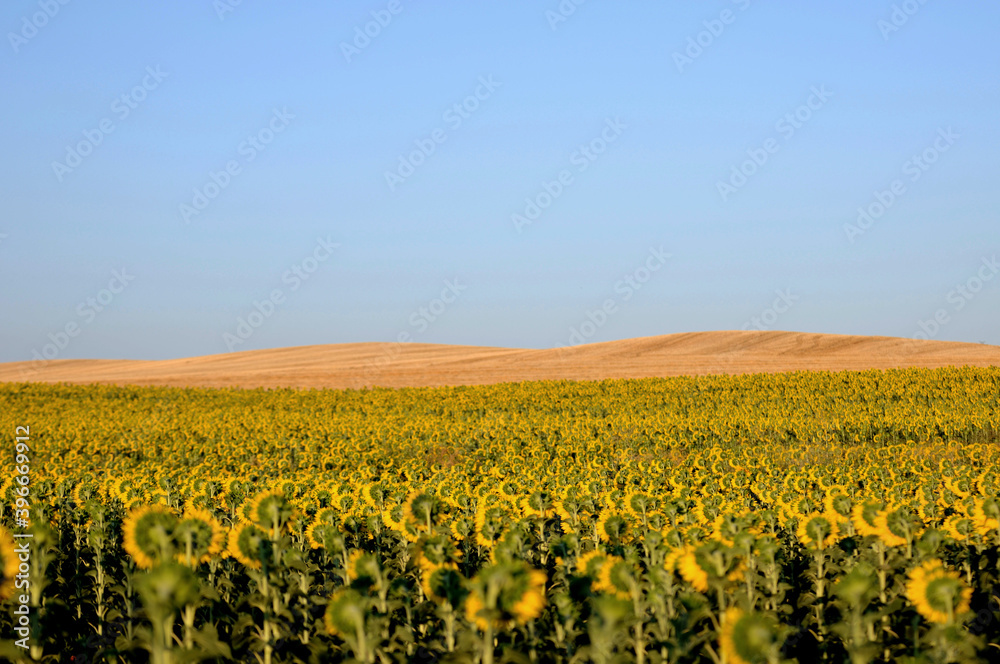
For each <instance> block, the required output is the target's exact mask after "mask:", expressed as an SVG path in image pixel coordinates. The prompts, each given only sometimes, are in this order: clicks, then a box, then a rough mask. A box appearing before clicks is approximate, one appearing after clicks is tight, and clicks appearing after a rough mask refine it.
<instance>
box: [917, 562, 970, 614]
mask: <svg viewBox="0 0 1000 664" xmlns="http://www.w3.org/2000/svg"><path fill="white" fill-rule="evenodd" d="M907 576H908V579H909V580H908V582H907V584H906V597H907V598H908V599H909V600H910V602H912V603H913V606H914V607H915V608H916V609H917V612H918V613H920V615H922V616H923V617H924V618H926V619H927V620H929V621H931V622H933V623H938V624H951V623H954V622H955V621H956V620H957V619H958V618H959V617H961V616H962V615H963V614H965V613H968V611H969V605H970V603H971V601H972V589H971V588H969V587H968V586H967V585H965V582H964V581H962V579H961V577H960V576H959V574H958V572H956V571H954V570H949V569H947V568H946V567H945V566H944V563H942V562H941V561H940V560H938V559H931V560H928V561H927V562H925V563H923V564H922V565H920V566H919V567H915V568H913V569H912V570H910V572H909V574H908V575H907Z"/></svg>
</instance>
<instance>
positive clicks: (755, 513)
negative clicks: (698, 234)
mask: <svg viewBox="0 0 1000 664" xmlns="http://www.w3.org/2000/svg"><path fill="white" fill-rule="evenodd" d="M0 404H2V408H0V426H2V430H3V431H4V432H5V433H6V436H7V449H8V453H7V459H8V461H9V463H8V464H6V465H5V469H4V473H3V474H2V476H0V517H2V519H0V523H2V527H0V598H2V599H3V603H2V606H0V659H4V660H8V661H18V662H21V661H24V662H33V661H39V662H42V661H45V662H152V663H153V664H167V663H175V662H176V663H182V662H198V661H201V662H263V663H267V664H270V663H272V662H273V663H278V662H345V661H351V662H363V663H366V664H371V663H389V662H480V663H483V664H489V663H492V662H599V663H604V662H657V663H658V662H711V663H714V664H720V663H729V664H736V663H744V662H784V661H802V662H821V661H828V662H858V663H862V662H978V661H991V660H992V661H998V660H1000V570H998V555H1000V368H969V367H965V368H944V369H905V370H890V371H865V372H839V373H834V372H795V373H786V374H772V375H763V374H760V375H743V376H704V377H680V378H666V379H642V380H607V381H599V382H570V381H551V382H533V383H506V384H499V385H487V386H472V387H446V388H419V389H417V388H412V389H398V390H390V389H366V390H292V389H276V390H263V389H260V390H236V389H227V390H221V389H218V390H216V389H178V388H161V387H116V386H70V385H41V384H28V383H20V384H14V383H6V384H0ZM22 478H23V479H22Z"/></svg>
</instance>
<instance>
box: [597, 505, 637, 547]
mask: <svg viewBox="0 0 1000 664" xmlns="http://www.w3.org/2000/svg"><path fill="white" fill-rule="evenodd" d="M595 528H596V530H597V537H598V538H599V539H600V540H601V541H602V542H608V543H617V542H619V541H621V539H622V538H623V537H625V536H626V535H627V534H628V530H629V523H628V521H626V520H625V517H624V516H622V515H621V514H620V513H619V512H618V511H616V510H612V509H607V508H606V509H603V510H601V513H600V514H598V516H597V524H596V526H595Z"/></svg>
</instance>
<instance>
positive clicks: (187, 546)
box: [174, 508, 226, 567]
mask: <svg viewBox="0 0 1000 664" xmlns="http://www.w3.org/2000/svg"><path fill="white" fill-rule="evenodd" d="M174 540H175V541H176V543H177V560H178V562H181V563H184V564H185V565H189V566H192V567H193V566H195V565H197V564H198V563H206V562H208V561H209V560H211V559H212V557H213V556H216V555H218V554H220V553H222V550H223V549H225V547H226V531H225V530H223V528H222V524H221V523H219V521H218V520H217V519H216V518H215V517H214V516H213V515H212V513H211V512H209V511H208V510H203V509H196V508H195V509H188V510H187V511H186V512H185V513H184V515H183V516H182V517H181V519H180V520H179V521H178V522H177V525H176V527H175V528H174Z"/></svg>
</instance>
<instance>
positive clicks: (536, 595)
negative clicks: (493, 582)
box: [510, 569, 546, 625]
mask: <svg viewBox="0 0 1000 664" xmlns="http://www.w3.org/2000/svg"><path fill="white" fill-rule="evenodd" d="M527 577H528V578H527V584H526V587H525V588H524V589H523V590H522V591H521V596H520V597H519V598H517V599H516V600H514V604H513V606H511V608H510V612H511V613H512V614H513V615H514V621H515V622H516V623H517V624H519V625H524V624H526V623H527V622H529V621H531V620H534V619H535V618H537V617H538V616H540V615H542V609H544V608H545V581H546V577H545V572H543V571H542V570H538V569H531V570H528V572H527Z"/></svg>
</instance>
